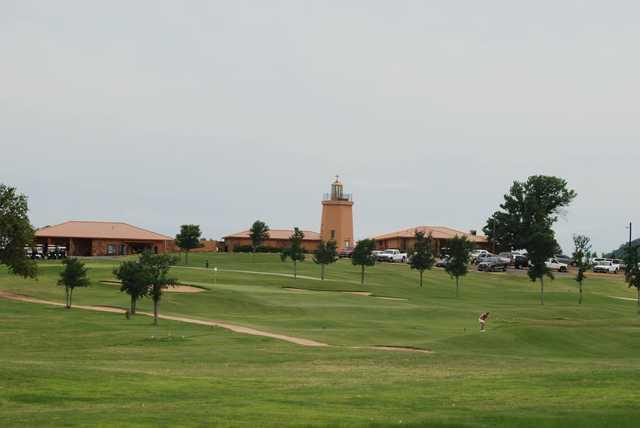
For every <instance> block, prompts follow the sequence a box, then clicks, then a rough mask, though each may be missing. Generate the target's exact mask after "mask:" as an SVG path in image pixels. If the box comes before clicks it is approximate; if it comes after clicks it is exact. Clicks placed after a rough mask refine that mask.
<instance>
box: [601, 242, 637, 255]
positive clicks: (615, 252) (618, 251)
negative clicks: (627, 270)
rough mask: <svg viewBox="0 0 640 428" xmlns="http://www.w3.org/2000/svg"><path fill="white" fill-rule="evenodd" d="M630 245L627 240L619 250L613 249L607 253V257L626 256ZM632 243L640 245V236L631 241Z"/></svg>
mask: <svg viewBox="0 0 640 428" xmlns="http://www.w3.org/2000/svg"><path fill="white" fill-rule="evenodd" d="M628 245H629V243H628V242H625V243H624V244H622V245H620V247H619V248H618V249H617V250H613V251H611V252H610V253H608V254H605V257H610V258H612V259H622V258H624V255H625V249H626V248H627V246H628ZM631 245H640V238H638V239H635V240H633V241H631Z"/></svg>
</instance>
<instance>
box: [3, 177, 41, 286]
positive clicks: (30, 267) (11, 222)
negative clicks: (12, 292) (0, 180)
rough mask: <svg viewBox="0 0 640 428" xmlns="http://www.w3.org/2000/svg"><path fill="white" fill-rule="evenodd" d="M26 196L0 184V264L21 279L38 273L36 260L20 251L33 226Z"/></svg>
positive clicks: (31, 236) (31, 234)
mask: <svg viewBox="0 0 640 428" xmlns="http://www.w3.org/2000/svg"><path fill="white" fill-rule="evenodd" d="M28 212H29V207H28V204H27V197H26V196H25V195H22V194H17V193H16V189H15V188H13V187H7V186H5V185H4V184H0V264H5V265H7V266H8V267H9V271H10V272H12V273H14V274H16V275H21V276H23V277H25V278H35V277H36V276H37V274H38V270H37V265H36V263H35V262H34V261H33V260H31V259H29V258H28V257H27V256H26V255H25V252H24V248H25V247H26V246H29V245H31V243H32V242H33V228H32V227H31V223H30V222H29V217H28V216H27V213H28Z"/></svg>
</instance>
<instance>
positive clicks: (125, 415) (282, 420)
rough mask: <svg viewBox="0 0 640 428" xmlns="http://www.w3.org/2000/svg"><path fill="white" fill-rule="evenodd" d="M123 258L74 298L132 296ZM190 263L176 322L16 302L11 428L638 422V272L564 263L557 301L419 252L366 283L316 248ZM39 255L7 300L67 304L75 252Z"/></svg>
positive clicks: (176, 298)
mask: <svg viewBox="0 0 640 428" xmlns="http://www.w3.org/2000/svg"><path fill="white" fill-rule="evenodd" d="M120 260H121V259H88V260H86V265H87V267H88V268H89V274H90V277H91V280H92V284H91V286H90V287H89V288H87V289H79V290H77V291H76V292H75V294H74V304H77V305H82V306H87V307H100V308H110V309H113V308H127V307H128V304H129V299H128V296H127V295H125V294H124V293H120V292H119V286H118V284H117V283H114V282H113V279H114V277H113V274H112V270H113V268H114V267H115V266H117V265H118V263H119V261H120ZM183 260H184V259H183ZM205 261H208V263H209V267H210V268H209V269H207V268H205V267H204V266H205ZM189 262H190V264H189V266H180V265H179V266H176V267H174V268H173V269H172V275H173V276H175V277H176V278H178V280H179V281H180V283H181V284H182V285H184V286H187V287H186V288H184V290H183V291H191V292H172V293H165V294H164V295H163V297H162V301H161V303H160V314H161V315H162V316H165V317H170V318H171V319H166V318H165V319H160V325H159V326H157V327H154V326H153V325H152V319H151V318H150V317H148V316H145V315H143V314H139V315H137V316H135V317H133V318H132V319H130V320H127V319H126V318H125V316H124V315H123V313H122V312H118V311H117V310H115V311H112V312H102V311H95V310H86V309H87V308H85V309H84V310H83V309H72V310H66V309H64V308H63V307H59V306H54V305H50V304H46V302H40V303H35V302H24V301H16V300H10V299H6V298H0V321H1V322H0V349H1V352H0V359H1V360H0V364H1V365H2V369H1V371H0V416H1V417H2V424H3V426H55V425H65V426H78V425H84V426H86V425H91V426H94V425H98V426H100V425H119V426H210V425H215V426H288V425H291V426H301V425H302V426H388V425H397V426H435V427H496V426H498V427H507V426H509V427H511V426H517V427H529V426H535V427H558V428H560V427H563V428H564V427H590V426H594V427H635V426H637V425H638V418H640V408H639V407H638V403H637V400H636V396H637V393H636V391H638V390H639V389H640V378H638V376H637V374H638V372H639V370H640V353H639V352H638V351H640V345H639V343H640V315H638V310H637V308H636V304H635V301H634V298H635V293H634V290H629V289H628V288H627V286H626V284H625V283H624V281H623V278H622V275H619V276H614V275H607V276H598V275H597V274H589V276H588V279H587V280H586V282H585V286H584V289H585V294H584V303H583V304H582V305H578V292H577V285H576V283H575V281H574V280H573V278H572V277H571V276H563V277H558V278H557V279H556V280H555V281H549V282H547V283H546V284H545V305H544V306H541V305H540V304H539V294H538V293H539V285H538V284H537V283H536V284H534V283H531V282H530V281H529V280H528V278H527V277H526V275H522V274H513V273H507V274H493V273H477V272H471V273H470V274H469V275H468V276H467V277H466V278H465V279H464V280H463V282H462V286H461V294H460V297H458V298H456V296H455V282H454V281H453V280H452V279H450V278H449V276H448V275H447V274H446V273H445V272H444V271H442V270H440V269H434V270H433V271H431V272H426V273H425V277H424V278H425V281H424V287H422V288H420V287H419V286H418V274H417V273H416V272H415V271H411V270H410V269H409V267H408V266H407V265H406V264H378V265H376V266H374V267H372V268H368V269H367V276H366V284H365V285H364V286H362V285H360V282H359V278H360V277H359V275H360V271H359V269H358V268H356V267H354V266H352V265H351V263H350V261H349V260H340V261H339V262H338V263H336V264H334V265H331V266H329V268H328V269H327V279H326V280H325V281H320V280H319V267H318V266H317V265H315V264H314V263H313V262H311V261H305V262H303V263H299V265H298V274H299V277H298V278H297V279H294V278H293V277H292V264H291V263H290V262H287V263H283V262H281V261H280V259H279V256H278V255H273V254H257V255H255V256H251V255H249V254H226V253H224V254H223V253H221V254H213V253H198V254H191V255H190V257H189ZM214 267H217V268H218V271H217V273H216V272H214V270H213V268H214ZM39 268H40V275H39V279H38V280H37V281H33V280H24V279H21V278H18V277H15V276H12V275H9V274H7V273H6V269H5V268H4V266H3V267H2V273H0V296H2V295H4V296H5V297H6V296H15V295H22V296H28V297H29V298H31V299H38V300H42V301H47V302H58V303H60V302H63V300H64V290H63V289H62V288H61V287H58V286H56V281H57V279H58V275H59V273H60V271H61V268H62V266H61V264H60V263H58V262H53V261H51V262H41V263H40V264H39ZM194 288H195V289H197V291H199V292H193V291H195V290H193V289H194ZM43 303H44V304H43ZM89 309H90V308H89ZM139 310H140V311H142V312H147V313H148V312H152V308H151V302H150V301H149V300H148V299H144V300H142V301H141V302H140V304H139ZM484 311H490V312H491V318H490V320H489V323H488V328H487V330H488V331H487V332H485V333H481V332H480V331H479V326H478V321H477V319H478V315H479V314H480V313H481V312H484ZM181 320H182V321H181ZM194 322H200V323H199V324H194ZM215 323H218V324H215ZM229 326H232V327H234V328H236V327H237V328H236V329H235V330H234V328H228V327H229ZM243 329H244V330H243ZM248 331H254V332H255V331H257V332H260V333H266V334H267V336H264V335H263V336H261V335H255V334H253V333H248V334H247V332H248ZM285 336H286V337H292V338H296V339H300V340H302V342H300V343H296V342H295V341H288V340H282V338H281V337H285ZM305 343H307V344H305ZM308 343H317V344H321V345H326V346H308Z"/></svg>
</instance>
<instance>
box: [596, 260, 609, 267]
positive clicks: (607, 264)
mask: <svg viewBox="0 0 640 428" xmlns="http://www.w3.org/2000/svg"><path fill="white" fill-rule="evenodd" d="M598 266H611V262H608V261H606V260H603V261H601V262H598Z"/></svg>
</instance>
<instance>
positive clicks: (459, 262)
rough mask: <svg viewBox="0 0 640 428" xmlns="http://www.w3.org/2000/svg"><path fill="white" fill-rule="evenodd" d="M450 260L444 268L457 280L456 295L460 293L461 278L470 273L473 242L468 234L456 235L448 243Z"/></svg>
mask: <svg viewBox="0 0 640 428" xmlns="http://www.w3.org/2000/svg"><path fill="white" fill-rule="evenodd" d="M447 247H449V260H448V261H447V264H446V265H445V267H444V270H445V271H446V272H447V273H448V274H449V275H450V276H451V277H452V278H455V280H456V297H458V296H459V295H460V292H459V289H460V278H461V277H463V276H465V275H466V274H467V273H469V261H470V258H471V251H472V250H473V243H472V242H471V241H469V240H468V239H467V237H466V236H454V237H453V238H451V239H449V242H448V243H447Z"/></svg>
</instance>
